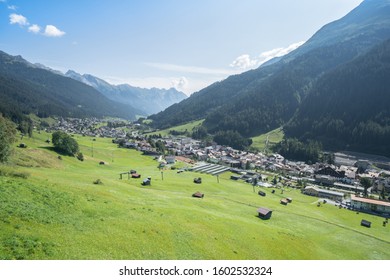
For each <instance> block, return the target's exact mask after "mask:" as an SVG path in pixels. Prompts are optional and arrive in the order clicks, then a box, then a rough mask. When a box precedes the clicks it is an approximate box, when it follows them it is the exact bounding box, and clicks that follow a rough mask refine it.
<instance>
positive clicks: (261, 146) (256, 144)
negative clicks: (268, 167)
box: [251, 127, 284, 152]
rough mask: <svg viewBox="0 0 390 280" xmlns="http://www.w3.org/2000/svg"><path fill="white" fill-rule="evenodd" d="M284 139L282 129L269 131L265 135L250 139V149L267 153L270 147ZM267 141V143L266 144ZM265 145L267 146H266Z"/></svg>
mask: <svg viewBox="0 0 390 280" xmlns="http://www.w3.org/2000/svg"><path fill="white" fill-rule="evenodd" d="M283 137H284V132H283V129H282V128H280V127H279V128H277V129H274V130H272V131H269V132H267V133H264V134H261V135H259V136H256V137H252V141H253V143H252V145H251V147H253V148H257V149H258V150H260V151H262V152H264V151H265V152H267V151H270V150H271V149H270V148H271V147H272V146H274V145H275V144H277V143H279V142H281V141H282V140H283ZM267 141H268V143H267ZM266 143H267V145H266Z"/></svg>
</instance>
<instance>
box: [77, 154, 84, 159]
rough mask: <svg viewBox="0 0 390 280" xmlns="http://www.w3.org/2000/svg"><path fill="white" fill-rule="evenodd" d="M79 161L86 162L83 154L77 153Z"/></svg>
mask: <svg viewBox="0 0 390 280" xmlns="http://www.w3.org/2000/svg"><path fill="white" fill-rule="evenodd" d="M77 159H78V160H80V161H84V155H83V153H77Z"/></svg>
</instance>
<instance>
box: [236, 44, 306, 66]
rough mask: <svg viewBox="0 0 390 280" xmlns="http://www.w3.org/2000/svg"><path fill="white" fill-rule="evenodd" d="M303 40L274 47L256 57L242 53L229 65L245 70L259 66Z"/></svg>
mask: <svg viewBox="0 0 390 280" xmlns="http://www.w3.org/2000/svg"><path fill="white" fill-rule="evenodd" d="M303 43H305V42H304V41H302V42H298V43H294V44H291V45H289V46H288V47H286V48H275V49H272V50H269V51H265V52H262V53H261V54H260V55H259V56H258V57H255V58H251V57H250V56H249V55H248V54H243V55H240V56H239V57H237V58H236V59H235V60H234V61H233V62H232V63H231V64H230V67H233V68H236V69H237V68H238V69H241V70H247V69H253V68H257V67H259V66H260V65H261V64H263V63H264V62H267V61H268V60H270V59H272V58H275V57H280V56H284V55H286V54H288V53H289V52H292V51H293V50H295V49H297V48H298V47H300V46H301V45H302V44H303Z"/></svg>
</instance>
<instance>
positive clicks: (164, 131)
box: [146, 120, 204, 137]
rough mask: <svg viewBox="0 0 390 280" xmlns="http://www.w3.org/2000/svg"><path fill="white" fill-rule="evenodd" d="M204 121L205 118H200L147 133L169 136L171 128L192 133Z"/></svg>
mask: <svg viewBox="0 0 390 280" xmlns="http://www.w3.org/2000/svg"><path fill="white" fill-rule="evenodd" d="M203 121H204V120H198V121H193V122H189V123H186V124H182V125H178V126H172V127H170V128H167V129H162V130H156V131H154V132H151V133H147V134H146V135H148V134H161V136H163V137H164V136H169V135H170V131H171V130H175V131H177V132H186V131H188V132H189V133H192V129H193V128H194V127H197V126H200V125H201V124H202V123H203Z"/></svg>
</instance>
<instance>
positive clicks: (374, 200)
mask: <svg viewBox="0 0 390 280" xmlns="http://www.w3.org/2000/svg"><path fill="white" fill-rule="evenodd" d="M351 200H355V201H359V202H364V203H369V204H375V205H382V206H387V207H390V202H386V201H382V200H377V199H372V198H365V197H359V196H355V195H353V194H351Z"/></svg>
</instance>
